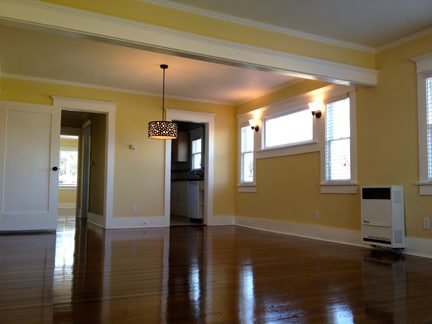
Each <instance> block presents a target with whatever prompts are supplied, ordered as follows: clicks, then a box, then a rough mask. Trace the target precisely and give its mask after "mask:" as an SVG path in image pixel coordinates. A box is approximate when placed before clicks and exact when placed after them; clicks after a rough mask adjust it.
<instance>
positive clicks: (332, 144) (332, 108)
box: [325, 98, 351, 181]
mask: <svg viewBox="0 0 432 324" xmlns="http://www.w3.org/2000/svg"><path fill="white" fill-rule="evenodd" d="M325 180H326V181H341V180H344V181H349V180H351V128H350V100H349V98H346V99H343V100H338V101H334V102H331V103H329V104H327V105H326V132H325Z"/></svg>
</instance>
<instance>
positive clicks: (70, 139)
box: [58, 110, 107, 227]
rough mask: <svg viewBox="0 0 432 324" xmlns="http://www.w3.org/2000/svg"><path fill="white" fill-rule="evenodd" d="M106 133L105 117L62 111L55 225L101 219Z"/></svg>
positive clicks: (99, 114) (70, 224)
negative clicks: (78, 220) (57, 220)
mask: <svg viewBox="0 0 432 324" xmlns="http://www.w3.org/2000/svg"><path fill="white" fill-rule="evenodd" d="M106 133H107V132H106V114H103V113H92V112H86V111H78V112H77V111H68V110H63V111H62V115H61V139H60V164H59V167H60V170H59V171H60V173H59V195H58V197H59V199H58V206H59V208H58V211H59V213H58V218H59V222H58V224H59V225H62V226H66V225H67V226H69V227H70V226H72V223H73V224H75V220H76V219H80V220H87V219H90V220H92V219H94V218H103V217H104V214H105V213H104V193H105V190H106V183H105V174H106V164H107V161H106V148H105V143H106ZM65 207H67V208H65ZM70 216H72V217H70ZM68 220H70V221H68Z"/></svg>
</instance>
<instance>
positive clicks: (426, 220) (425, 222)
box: [423, 217, 430, 230]
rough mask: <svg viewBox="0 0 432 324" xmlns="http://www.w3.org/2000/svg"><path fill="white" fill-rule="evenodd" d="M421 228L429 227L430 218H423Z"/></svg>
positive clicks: (427, 228)
mask: <svg viewBox="0 0 432 324" xmlns="http://www.w3.org/2000/svg"><path fill="white" fill-rule="evenodd" d="M423 228H424V229H426V230H429V229H430V218H429V217H425V218H423Z"/></svg>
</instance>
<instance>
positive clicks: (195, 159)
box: [192, 153, 201, 170]
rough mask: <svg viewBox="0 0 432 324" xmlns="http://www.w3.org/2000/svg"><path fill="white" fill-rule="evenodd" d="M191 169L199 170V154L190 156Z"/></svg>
mask: <svg viewBox="0 0 432 324" xmlns="http://www.w3.org/2000/svg"><path fill="white" fill-rule="evenodd" d="M192 169H193V170H198V169H201V153H197V154H193V155H192Z"/></svg>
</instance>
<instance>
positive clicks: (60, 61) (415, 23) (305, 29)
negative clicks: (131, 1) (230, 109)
mask: <svg viewBox="0 0 432 324" xmlns="http://www.w3.org/2000/svg"><path fill="white" fill-rule="evenodd" d="M146 1H147V0H146ZM148 2H155V3H158V4H162V5H169V6H174V7H175V8H177V9H181V10H189V11H194V12H197V13H200V14H205V15H213V16H214V15H217V16H218V17H220V18H223V19H229V20H238V19H241V21H242V22H243V23H252V22H253V23H254V24H256V23H260V24H265V25H262V26H266V27H271V28H279V29H281V28H282V29H283V30H284V31H286V30H288V31H289V32H291V33H294V34H296V33H297V34H299V33H301V35H306V36H308V37H315V38H316V37H320V38H321V39H322V37H325V38H326V40H328V41H329V40H331V41H332V42H333V41H335V42H344V43H350V44H355V46H362V47H368V48H371V47H373V48H376V47H380V46H383V45H385V44H388V43H390V42H394V41H397V40H399V39H401V38H403V37H407V36H409V35H412V34H415V33H419V32H422V31H424V30H426V29H427V28H430V27H431V26H432V1H431V0H415V1H414V0H379V1H377V0H361V1H359V0H326V1H325V4H326V6H324V5H323V3H324V1H322V0H266V1H262V0H236V1H232V0H218V1H212V0H206V1H205V0H173V1H164V0H157V1H156V0H151V1H148ZM305 33H306V34H305ZM0 44H1V46H0V71H1V73H2V75H4V76H18V77H23V78H36V79H47V80H55V81H58V82H65V83H71V84H75V83H78V84H84V85H92V86H97V87H106V88H113V89H119V90H123V91H131V92H140V93H147V94H155V95H160V94H161V88H162V70H161V69H160V68H159V65H160V64H162V63H165V64H168V65H169V68H168V70H167V71H166V95H167V96H169V97H177V98H188V99H192V100H204V101H211V102H222V103H230V104H235V103H239V102H244V101H247V100H251V99H254V98H257V97H260V96H262V95H264V94H266V93H269V92H271V91H274V90H275V89H277V88H280V87H282V86H283V85H286V84H288V83H291V82H294V79H293V78H292V77H289V76H286V75H280V74H276V73H270V72H264V71H258V70H250V69H245V68H240V67H233V66H227V65H221V64H216V63H211V62H205V61H198V60H192V59H188V58H184V57H178V56H172V55H167V54H161V53H156V52H149V51H145V50H142V49H137V48H131V47H126V46H121V45H115V44H111V43H107V42H101V41H96V40H91V39H85V38H80V37H73V36H71V35H68V36H67V35H65V34H58V33H51V32H47V31H41V30H35V29H27V28H23V27H21V26H19V27H17V26H13V27H12V26H8V25H0Z"/></svg>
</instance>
